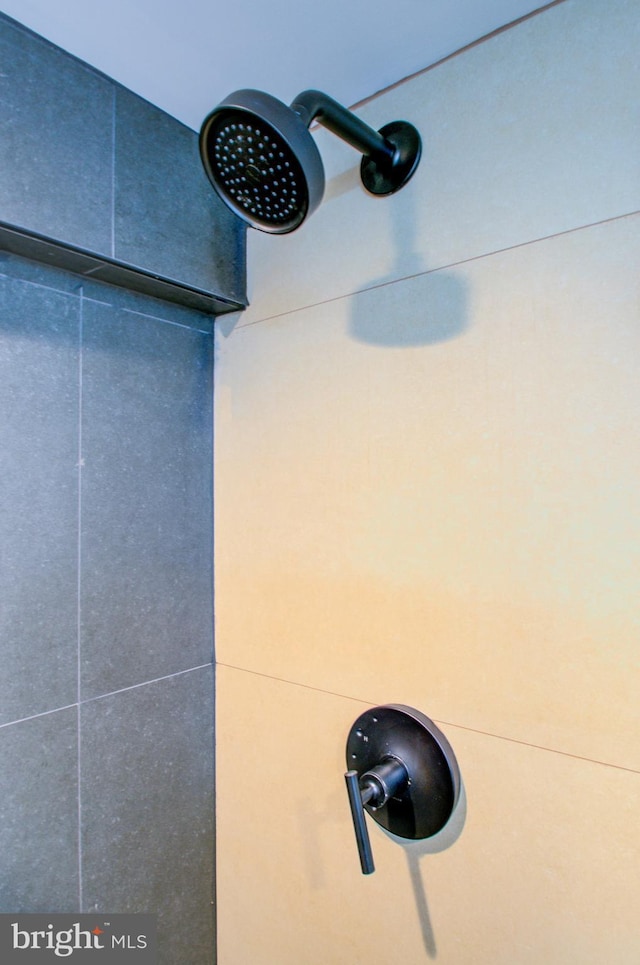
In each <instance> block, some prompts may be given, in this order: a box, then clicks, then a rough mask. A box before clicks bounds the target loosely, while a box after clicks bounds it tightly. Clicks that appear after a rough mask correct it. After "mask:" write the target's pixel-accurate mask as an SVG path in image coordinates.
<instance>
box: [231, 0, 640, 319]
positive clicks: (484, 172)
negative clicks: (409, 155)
mask: <svg viewBox="0 0 640 965" xmlns="http://www.w3.org/2000/svg"><path fill="white" fill-rule="evenodd" d="M639 47H640V17H638V9H637V4H636V3H635V0H612V2H610V3H606V4H603V3H601V2H600V0H566V2H564V3H561V4H559V5H557V6H554V7H551V8H550V9H547V10H545V11H543V12H542V13H540V14H539V15H537V16H535V17H533V18H531V19H529V20H527V21H526V22H524V23H520V24H517V25H516V26H514V27H513V28H511V29H509V30H507V31H505V32H503V33H500V34H498V35H497V36H494V37H491V38H490V39H488V40H486V41H485V42H483V43H480V44H478V45H476V46H475V47H473V48H471V49H470V50H466V51H463V52H462V53H461V54H460V55H458V56H456V57H453V58H451V59H449V60H447V61H446V62H444V63H442V64H440V65H438V66H436V67H435V68H433V69H432V70H429V71H427V72H425V73H424V74H422V75H420V76H418V77H415V78H412V79H410V80H409V81H407V82H406V83H404V84H401V85H399V86H397V87H396V88H394V89H393V90H390V91H388V92H387V93H385V94H383V95H381V96H378V97H375V98H373V99H372V100H371V101H370V102H369V103H368V104H367V105H366V106H364V107H363V108H362V109H361V110H359V112H358V113H359V115H360V116H361V117H362V118H363V120H365V121H366V122H367V123H368V124H370V125H371V126H372V127H374V128H376V129H377V128H379V127H381V126H382V125H383V124H386V123H388V122H390V121H393V120H398V119H405V120H408V121H410V122H412V123H413V124H414V125H415V126H416V127H417V128H418V130H419V131H420V133H421V135H422V138H423V157H422V160H421V163H420V167H419V168H418V171H417V172H416V174H415V175H414V178H413V180H412V181H411V182H410V183H409V184H408V185H407V186H406V187H405V188H403V190H402V191H400V192H399V193H398V194H396V195H394V196H393V197H391V198H373V197H371V196H370V195H368V194H367V193H366V191H365V190H364V189H363V187H362V185H361V184H360V178H359V170H358V169H359V163H360V158H359V155H358V154H357V153H356V152H355V151H354V150H353V149H352V148H350V147H349V146H347V145H345V144H344V143H343V142H341V141H340V140H339V139H338V138H336V137H335V136H334V135H332V134H329V133H327V132H325V131H322V130H320V131H318V132H317V133H316V135H315V136H316V138H317V142H318V146H319V148H320V152H321V154H322V158H323V161H324V163H325V169H326V174H327V192H326V196H325V200H324V202H323V204H322V206H321V207H320V208H319V210H318V211H317V212H316V213H315V214H314V215H313V217H312V218H310V219H309V221H308V222H307V223H305V224H304V225H303V226H302V227H301V228H300V229H299V230H298V231H296V232H295V233H294V234H292V235H289V236H283V237H274V236H271V235H263V234H261V233H260V232H257V231H250V232H249V236H248V237H249V246H248V264H249V299H250V301H251V303H252V304H251V307H250V308H249V309H248V310H247V312H245V314H244V316H243V317H242V319H241V321H240V324H248V323H250V322H253V321H256V320H257V319H260V318H266V317H270V316H272V315H274V314H277V313H279V312H285V311H291V310H292V309H296V308H299V307H301V306H303V305H312V304H315V303H317V302H320V301H322V300H324V299H327V298H333V297H337V296H340V295H345V294H347V293H350V292H354V291H359V290H362V289H364V288H368V287H372V286H374V285H376V284H381V283H384V282H387V281H390V280H392V279H394V278H398V277H403V276H408V275H411V274H414V273H415V272H418V271H425V270H428V269H433V268H440V267H443V266H446V265H451V264H454V263H456V262H459V261H461V260H463V259H467V258H473V257H477V256H478V255H483V254H486V253H487V252H490V251H496V250H498V249H502V248H506V247H509V246H511V245H516V244H522V243H523V242H527V241H530V240H532V239H535V238H540V237H546V236H548V235H551V234H553V233H556V232H559V231H566V230H567V229H571V228H575V227H577V226H580V225H585V224H591V223H594V222H597V221H600V220H603V219H606V218H610V217H616V216H618V215H621V214H628V213H629V212H631V211H636V210H637V209H638V197H639V194H640V190H639V189H640V151H639V150H638V133H637V132H638V129H639V128H640V101H639V99H638V97H637V96H636V91H637V90H638V89H639V88H640V60H639V58H638V56H637V51H638V48H639ZM329 93H330V92H329Z"/></svg>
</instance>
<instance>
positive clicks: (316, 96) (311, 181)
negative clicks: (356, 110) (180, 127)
mask: <svg viewBox="0 0 640 965" xmlns="http://www.w3.org/2000/svg"><path fill="white" fill-rule="evenodd" d="M314 120H315V121H317V122H318V123H319V124H321V125H322V126H323V127H326V128H327V129H328V130H330V131H331V132H332V133H333V134H336V135H337V136H338V137H340V138H342V140H344V141H347V143H348V144H350V145H351V146H352V147H354V148H356V150H358V151H359V152H360V153H361V154H362V155H363V157H362V161H361V164H360V177H361V180H362V183H363V185H364V187H365V188H366V190H367V191H368V192H369V193H370V194H374V195H389V194H394V193H395V192H396V191H398V190H399V189H400V188H402V187H403V186H404V185H405V184H406V183H407V181H409V179H410V178H411V177H412V175H413V174H414V172H415V170H416V168H417V166H418V163H419V161H420V154H421V150H422V145H421V140H420V135H419V133H418V131H417V130H416V129H415V127H413V125H412V124H409V123H408V122H407V121H393V122H392V123H390V124H386V125H385V126H384V127H382V128H380V130H379V131H374V130H373V128H371V127H369V126H368V125H367V124H365V123H364V122H363V121H361V120H360V118H358V117H356V115H355V114H353V113H352V112H351V111H349V110H347V108H346V107H342V106H341V105H340V104H338V103H337V101H334V100H333V99H332V98H331V97H329V96H328V95H327V94H322V93H321V92H320V91H316V90H307V91H303V92H302V93H301V94H299V95H298V96H297V97H296V98H295V99H294V101H293V102H292V103H291V105H290V106H289V107H287V106H286V104H283V103H282V101H279V100H278V99H277V98H275V97H272V96H271V95H270V94H265V93H263V92H262V91H257V90H239V91H236V92H235V93H233V94H230V95H229V97H226V98H225V99H224V100H223V101H222V102H221V103H220V104H218V106H217V107H216V108H215V109H214V110H213V111H211V113H210V114H209V115H208V116H207V117H206V118H205V120H204V122H203V124H202V128H201V130H200V157H201V159H202V163H203V166H204V169H205V171H206V173H207V176H208V178H209V180H210V181H211V184H212V185H213V187H214V189H215V190H216V192H217V194H218V195H219V196H220V198H221V199H222V200H223V201H224V203H225V204H226V205H227V207H229V208H230V209H231V210H232V211H233V212H234V213H235V214H236V215H238V217H240V218H242V220H243V221H246V222H247V224H249V225H250V226H251V227H253V228H257V229H259V230H260V231H266V232H269V233H270V234H288V233H289V232H290V231H295V229H296V228H298V227H299V226H300V225H301V224H302V222H303V221H304V220H305V218H307V217H308V216H309V215H310V214H312V213H313V212H314V211H315V210H316V208H317V207H318V205H319V204H320V202H321V201H322V195H323V193H324V183H325V179H324V168H323V165H322V159H321V157H320V152H319V151H318V148H317V147H316V143H315V141H314V139H313V137H312V136H311V133H310V131H309V125H310V124H311V123H312V122H313V121H314Z"/></svg>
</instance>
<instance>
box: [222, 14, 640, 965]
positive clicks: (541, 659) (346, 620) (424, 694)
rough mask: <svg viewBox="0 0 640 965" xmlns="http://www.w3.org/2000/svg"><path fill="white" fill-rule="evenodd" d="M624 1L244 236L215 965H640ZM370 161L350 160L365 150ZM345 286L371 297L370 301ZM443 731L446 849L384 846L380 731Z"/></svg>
mask: <svg viewBox="0 0 640 965" xmlns="http://www.w3.org/2000/svg"><path fill="white" fill-rule="evenodd" d="M639 41H640V11H639V10H638V7H637V4H636V3H635V2H631V0H612V2H609V3H607V4H606V5H605V4H603V3H601V2H597V0H565V2H564V3H561V4H559V5H557V6H555V7H552V8H550V9H548V10H547V11H545V12H543V13H541V14H539V15H538V16H535V17H533V18H531V19H529V20H527V21H525V22H524V23H522V24H519V25H517V26H516V27H514V28H513V29H511V30H509V31H507V32H505V33H502V34H500V35H498V36H496V37H494V38H492V39H490V40H488V41H487V42H485V43H484V44H481V45H479V46H476V47H474V48H472V49H470V50H469V51H466V52H463V53H461V54H460V55H458V56H457V57H455V58H453V59H451V60H449V61H447V62H446V63H444V64H442V65H440V66H439V67H437V68H435V69H433V70H431V71H428V72H427V73H425V74H424V75H422V76H421V77H418V78H415V79H413V80H411V81H410V82H408V83H406V84H404V85H402V86H400V87H398V88H396V89H395V90H393V91H390V92H388V93H387V94H385V95H382V96H380V97H378V98H376V99H374V100H373V101H372V102H371V103H370V104H368V105H367V106H366V107H365V108H364V109H363V111H362V115H363V116H364V117H365V119H366V120H367V121H368V122H370V123H372V124H374V125H375V126H380V125H381V124H382V123H384V122H386V121H389V120H393V119H396V118H397V117H400V116H404V117H406V118H407V119H409V120H411V121H413V123H415V124H416V126H418V127H419V129H420V130H421V132H422V134H423V137H424V141H425V152H424V158H423V161H422V163H421V166H420V169H419V171H418V172H417V174H416V176H415V178H414V180H413V181H412V182H411V184H410V185H409V186H408V187H407V188H405V189H404V190H403V191H402V192H400V193H399V194H398V195H397V196H395V197H393V198H390V199H384V200H382V199H372V198H370V197H368V196H366V195H365V193H364V192H363V191H362V190H361V189H360V187H359V186H358V183H357V172H356V167H357V163H356V164H355V165H354V159H353V157H352V156H351V155H352V154H353V152H351V153H348V152H350V149H349V148H346V147H345V146H344V145H342V144H341V142H339V141H338V140H337V139H335V138H332V137H331V136H329V135H326V136H325V134H324V133H322V132H321V133H320V134H319V136H318V137H319V141H320V142H321V144H320V147H321V151H322V154H323V158H324V159H325V162H326V165H327V169H328V172H329V174H330V179H329V191H328V199H327V201H326V202H325V204H324V205H323V207H322V208H321V209H320V210H319V211H318V212H316V214H315V215H314V216H313V218H312V219H311V220H310V221H309V222H308V224H306V225H304V226H303V228H302V229H300V231H299V232H298V233H296V234H294V235H292V236H291V237H289V238H273V237H268V236H261V235H258V233H256V232H254V233H252V238H251V245H250V269H251V270H252V271H253V282H252V284H253V304H252V307H251V309H250V310H249V311H248V312H247V313H245V315H244V316H242V317H241V318H240V319H239V320H238V323H237V324H236V327H235V328H233V329H231V330H230V327H229V324H228V321H225V324H224V326H223V325H222V324H221V325H220V327H219V329H218V335H217V352H218V355H217V388H216V393H217V395H216V556H217V564H216V573H217V576H216V581H217V582H216V593H217V596H216V632H217V657H218V661H219V668H218V722H217V728H218V729H217V734H218V912H219V926H218V927H219V960H220V963H221V965H245V963H246V962H247V961H251V962H252V963H255V965H288V963H291V965H294V963H295V965H316V963H320V962H322V963H323V965H331V963H336V965H341V963H345V965H346V963H349V965H352V963H360V962H362V963H365V962H367V963H368V962H370V961H371V960H374V959H375V960H377V961H383V962H389V963H391V962H395V961H405V962H408V963H420V962H423V961H425V960H429V959H432V958H437V960H438V961H440V962H442V963H444V965H467V963H468V965H501V963H504V965H520V963H536V965H538V963H543V962H544V963H545V965H547V963H551V965H556V963H557V965H566V963H574V962H575V963H580V965H583V963H591V962H593V963H594V965H595V963H596V962H598V963H600V962H603V961H606V962H611V963H616V965H618V963H636V962H637V961H639V960H640V924H639V923H638V911H637V910H638V907H639V906H640V880H639V878H640V876H639V875H638V871H637V867H638V861H639V858H640V830H639V822H638V820H637V810H638V804H639V803H640V801H639V796H640V752H639V750H638V748H639V747H640V713H639V710H638V707H639V706H640V699H639V696H640V693H639V692H640V686H639V685H640V656H639V654H640V617H639V612H640V611H639V609H638V598H639V596H640V594H639V589H640V495H639V487H638V479H639V478H640V445H639V443H640V440H639V438H638V436H639V434H640V431H639V429H638V426H639V425H640V317H639V316H640V312H639V309H640V282H639V278H638V264H640V257H639V256H640V230H639V229H640V214H639V213H638V209H639V208H640V203H639V197H640V191H639V188H640V166H639V161H638V158H639V157H640V152H639V151H638V147H639V144H638V140H639V138H638V129H639V128H638V123H637V121H638V119H639V118H638V98H637V96H636V92H637V90H638V89H640V84H639V83H638V81H639V80H640V78H639V76H638V57H637V50H638V49H640V43H639ZM356 161H357V159H356ZM355 293H357V294H355ZM387 702H401V703H407V704H410V705H413V706H415V707H417V708H418V709H420V710H422V711H423V712H424V713H426V714H428V715H429V716H431V717H433V718H434V719H436V720H438V721H439V722H440V723H441V726H442V727H443V729H444V730H445V733H446V734H447V736H448V738H449V740H450V741H451V743H452V745H453V747H454V749H455V750H456V753H457V755H458V758H459V762H460V767H461V771H462V776H463V781H464V786H465V795H464V800H463V802H462V804H461V806H460V808H459V810H458V812H457V813H456V815H455V816H454V818H453V819H452V822H451V825H450V827H448V828H447V829H445V832H443V834H442V835H441V836H438V839H434V840H432V841H428V842H423V843H421V844H419V845H417V846H412V847H403V846H401V845H399V844H398V843H397V842H395V841H392V840H391V839H390V838H388V837H387V836H386V835H385V834H384V833H383V832H382V831H380V830H379V829H378V828H377V827H372V839H373V848H374V854H375V858H376V864H377V871H376V873H375V875H373V876H371V877H369V878H365V877H363V876H361V875H360V872H359V866H358V862H357V856H356V854H355V845H354V842H353V841H352V831H351V828H350V819H349V814H348V808H347V802H346V796H345V793H344V786H343V778H342V773H343V770H344V760H343V755H344V743H345V740H346V736H347V733H348V730H349V728H350V726H351V723H352V722H353V720H354V719H355V718H356V717H357V716H358V715H359V713H361V711H362V710H363V709H364V708H365V707H366V706H367V705H369V704H375V703H387Z"/></svg>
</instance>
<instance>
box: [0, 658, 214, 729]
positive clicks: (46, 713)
mask: <svg viewBox="0 0 640 965" xmlns="http://www.w3.org/2000/svg"><path fill="white" fill-rule="evenodd" d="M213 666H214V664H213V663H211V662H209V663H201V664H199V665H198V666H197V667H189V668H188V669H187V670H178V671H176V673H169V674H165V676H164V677H153V678H152V679H151V680H143V681H142V682H141V683H139V684H132V685H131V686H130V687H122V688H121V689H120V690H111V691H110V692H109V693H108V694H98V695H97V697H87V699H86V700H79V701H77V702H76V703H73V704H64V706H62V707H53V708H52V709H51V710H43V711H41V712H40V713H39V714H31V716H29V717H20V718H19V719H18V720H8V721H6V722H5V723H4V724H0V730H2V729H3V728H5V727H14V726H15V725H16V724H25V723H27V722H28V721H30V720H38V719H39V718H40V717H48V716H49V714H58V713H60V711H62V710H72V709H73V708H74V707H75V708H80V707H84V706H85V705H86V704H92V703H94V702H95V701H96V700H103V699H104V698H105V697H115V696H116V695H117V694H124V693H126V692H127V691H128V690H138V689H139V688H140V687H147V686H149V684H157V683H159V682H160V681H162V680H171V679H173V678H174V677H183V676H184V675H185V674H188V673H194V671H196V670H204V669H205V668H207V667H213Z"/></svg>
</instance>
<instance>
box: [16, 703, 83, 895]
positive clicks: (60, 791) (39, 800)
mask: <svg viewBox="0 0 640 965" xmlns="http://www.w3.org/2000/svg"><path fill="white" fill-rule="evenodd" d="M77 717H78V715H77V711H76V709H75V708H73V709H70V710H62V711H58V712H57V713H55V714H46V715H45V716H43V717H36V718H34V719H32V720H28V721H22V722H21V723H19V724H9V725H8V726H6V727H2V728H0V855H2V874H0V912H2V913H3V914H8V913H12V912H24V913H26V912H51V913H57V912H60V913H62V912H77V911H79V910H80V909H79V899H78V781H77V773H78V770H77V747H78V739H77Z"/></svg>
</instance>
